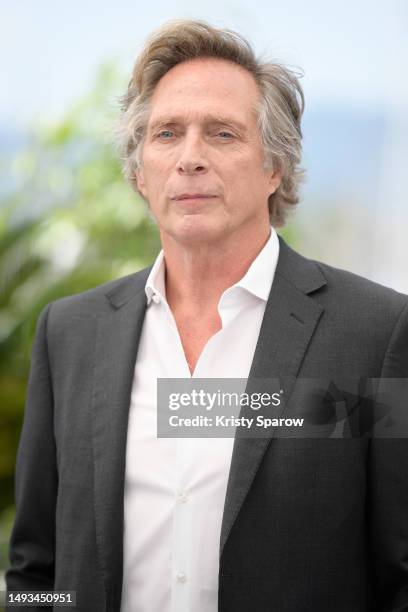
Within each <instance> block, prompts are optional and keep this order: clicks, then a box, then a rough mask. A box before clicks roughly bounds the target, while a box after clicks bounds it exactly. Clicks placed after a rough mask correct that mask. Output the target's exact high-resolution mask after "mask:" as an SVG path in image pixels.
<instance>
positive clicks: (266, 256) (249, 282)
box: [145, 226, 279, 304]
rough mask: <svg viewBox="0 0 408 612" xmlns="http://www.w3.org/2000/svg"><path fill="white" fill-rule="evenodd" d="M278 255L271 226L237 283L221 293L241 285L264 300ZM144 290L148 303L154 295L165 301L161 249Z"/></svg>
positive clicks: (163, 264)
mask: <svg viewBox="0 0 408 612" xmlns="http://www.w3.org/2000/svg"><path fill="white" fill-rule="evenodd" d="M278 256H279V240H278V235H277V233H276V230H275V229H274V228H273V227H272V226H271V233H270V235H269V238H268V240H267V242H266V243H265V245H264V246H263V247H262V249H261V251H260V252H259V253H258V255H257V256H256V257H255V259H254V261H253V262H252V263H251V265H250V266H249V268H248V270H247V271H246V273H245V274H244V276H243V277H242V278H241V279H240V280H239V281H238V282H237V283H235V284H234V285H232V286H231V287H229V288H228V289H226V290H225V291H224V293H223V295H225V294H226V292H228V293H230V292H232V291H234V290H235V288H236V287H241V288H243V289H246V291H248V292H249V293H252V294H253V295H255V296H256V297H258V298H260V299H262V300H264V301H265V302H266V301H267V299H268V296H269V292H270V290H271V286H272V282H273V278H274V276H275V269H276V265H277V263H278ZM145 292H146V297H147V303H148V304H150V302H151V301H152V299H153V300H154V297H153V296H154V295H156V296H157V298H156V301H159V300H160V301H164V302H165V301H166V283H165V259H164V252H163V249H162V250H161V251H160V253H159V254H158V256H157V257H156V260H155V262H154V264H153V267H152V269H151V270H150V274H149V276H148V278H147V281H146V286H145Z"/></svg>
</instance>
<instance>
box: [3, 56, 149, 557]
mask: <svg viewBox="0 0 408 612" xmlns="http://www.w3.org/2000/svg"><path fill="white" fill-rule="evenodd" d="M125 82H126V80H125V79H123V78H121V77H120V75H119V73H118V70H117V69H116V68H115V65H114V64H113V63H107V64H105V65H104V66H102V67H101V69H100V71H99V73H98V74H97V77H96V80H95V84H94V86H93V87H92V91H91V92H90V93H89V95H87V96H86V97H85V98H84V99H82V100H81V101H80V102H78V103H77V104H75V105H74V106H73V108H71V109H70V110H69V111H68V112H67V113H66V115H65V116H64V117H63V118H62V119H60V120H59V121H56V122H47V123H44V122H42V124H40V125H36V127H35V128H33V130H32V133H31V135H30V138H29V142H28V144H27V146H25V147H24V149H23V150H20V151H19V152H18V153H17V154H16V156H15V158H14V159H13V160H12V167H11V168H12V175H13V179H14V181H15V188H14V189H13V191H12V193H11V194H8V195H7V197H5V198H3V200H2V201H0V279H1V280H0V397H1V406H0V569H1V568H2V567H3V568H4V567H5V565H7V555H6V548H7V541H8V537H9V531H10V527H11V523H12V513H13V488H14V484H13V473H14V467H15V457H16V452H17V445H18V439H19V435H20V430H21V425H22V418H23V411H24V401H25V393H26V385H27V379H28V372H29V364H30V352H31V345H32V341H33V335H34V332H35V325H36V321H37V318H38V315H39V313H40V311H41V309H42V308H43V307H44V306H45V305H46V304H47V303H48V302H50V301H52V300H55V299H57V298H59V297H62V296H64V295H69V294H73V293H78V292H80V291H83V290H86V289H89V288H91V287H94V286H96V285H98V284H100V283H103V282H105V281H108V280H110V279H113V278H118V277H120V276H124V275H126V274H129V273H131V272H135V271H137V270H139V269H141V268H143V267H145V266H146V265H148V264H149V263H151V262H152V260H153V259H154V257H155V256H156V255H157V253H158V250H159V248H160V244H159V237H158V232H157V230H156V227H155V225H154V223H153V222H152V220H151V219H150V218H149V217H148V216H147V215H146V212H145V205H144V203H143V202H142V201H141V199H140V198H139V196H138V195H137V194H136V193H135V192H134V191H133V190H132V189H131V188H130V187H129V186H128V185H127V183H126V182H125V180H124V179H123V177H122V174H121V169H120V164H119V160H118V157H117V155H116V151H115V148H114V146H113V144H112V136H111V126H112V125H113V123H114V119H115V117H116V116H117V114H118V104H110V103H109V104H107V101H109V100H111V101H112V102H115V100H116V98H117V96H118V95H120V94H121V93H122V92H123V91H124V89H125Z"/></svg>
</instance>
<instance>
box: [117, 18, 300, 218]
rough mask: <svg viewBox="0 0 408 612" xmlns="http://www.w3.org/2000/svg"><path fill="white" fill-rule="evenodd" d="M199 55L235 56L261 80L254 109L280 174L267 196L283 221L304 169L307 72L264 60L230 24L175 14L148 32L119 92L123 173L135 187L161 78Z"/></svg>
mask: <svg viewBox="0 0 408 612" xmlns="http://www.w3.org/2000/svg"><path fill="white" fill-rule="evenodd" d="M201 57H212V58H218V59H224V60H229V61H232V62H235V63H236V64H239V65H240V66H242V67H244V68H246V70H248V71H249V72H250V73H251V74H252V75H253V77H254V79H255V81H256V83H257V85H258V89H259V92H260V99H259V101H258V102H257V105H256V110H257V115H258V125H259V129H260V134H261V139H262V143H263V147H264V153H265V156H264V157H265V168H270V167H275V168H276V169H277V170H278V171H279V172H280V174H281V176H282V179H281V183H280V185H279V187H278V188H277V190H276V191H275V192H274V193H273V194H271V195H270V197H269V200H268V207H269V216H270V220H271V224H272V225H274V226H276V227H279V226H283V225H284V223H285V220H286V218H287V215H288V213H289V212H290V211H291V210H293V209H294V206H295V205H296V204H297V203H298V202H299V186H300V183H301V181H302V180H303V177H304V173H305V171H304V170H303V169H301V168H299V163H300V160H301V150H302V146H301V140H302V132H301V127H300V121H301V117H302V113H303V109H304V95H303V90H302V87H301V85H300V83H299V81H298V77H299V76H303V75H302V73H300V74H299V73H295V72H294V71H293V70H289V69H288V68H287V67H285V66H283V65H282V64H279V63H276V62H261V61H260V60H258V59H257V58H256V57H255V54H254V51H253V49H252V47H251V45H250V43H249V42H248V41H247V40H246V39H245V38H244V37H243V36H241V35H240V34H238V33H237V32H234V31H232V30H227V29H221V28H216V27H213V26H211V25H209V24H208V23H206V22H204V21H194V20H173V21H170V22H168V23H166V24H164V26H162V27H161V28H159V29H158V30H156V31H155V32H153V34H152V35H151V36H150V37H149V39H148V40H147V42H146V45H145V47H144V49H143V50H142V52H141V54H140V55H139V57H138V58H137V60H136V63H135V65H134V68H133V72H132V77H131V79H130V81H129V85H128V88H127V91H126V93H125V94H124V95H123V96H122V97H121V98H120V106H121V111H122V112H121V116H120V118H119V121H118V124H117V127H116V140H117V145H118V149H119V154H120V156H121V161H122V164H123V174H124V176H125V178H126V180H127V181H128V182H129V183H130V185H131V186H132V188H133V189H134V190H135V191H137V185H136V177H135V170H136V168H137V167H138V166H140V165H141V151H142V148H143V143H144V137H145V133H146V128H147V124H148V120H149V114H150V101H151V98H152V95H153V92H154V89H155V87H156V85H157V83H158V82H159V80H160V79H161V78H162V77H163V76H164V75H165V74H166V73H167V72H168V71H169V70H170V69H171V68H173V67H174V66H176V65H177V64H179V63H181V62H184V61H186V60H191V59H196V58H201Z"/></svg>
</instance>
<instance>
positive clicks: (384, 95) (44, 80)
mask: <svg viewBox="0 0 408 612" xmlns="http://www.w3.org/2000/svg"><path fill="white" fill-rule="evenodd" d="M0 6H1V43H0V45H1V47H2V52H1V53H0V71H1V74H2V85H3V87H2V90H3V96H2V97H1V98H0V172H1V183H0V398H1V404H0V590H1V589H2V588H3V586H2V577H3V573H4V568H5V567H6V566H7V565H8V560H7V543H8V539H9V533H10V528H11V525H12V521H13V513H14V508H13V473H14V466H15V456H16V449H17V444H18V439H19V434H20V429H21V423H22V416H23V411H24V400H25V392H26V384H27V376H28V371H29V364H30V350H31V344H32V339H33V333H34V330H35V324H36V320H37V317H38V314H39V312H40V310H41V309H42V308H43V306H44V305H45V304H46V303H48V302H49V301H51V300H54V299H56V298H58V297H60V296H63V295H68V294H71V293H77V292H79V291H82V290H85V289H88V288H90V287H93V286H95V285H97V284H100V283H102V282H105V281H107V280H109V279H111V278H117V277H119V276H123V275H125V274H129V273H131V272H134V271H137V270H139V269H141V268H142V267H145V266H146V265H148V264H149V263H151V262H152V261H153V259H154V257H155V256H156V254H157V253H158V250H159V241H158V236H157V232H156V230H155V227H154V225H153V224H152V222H151V221H150V220H149V219H148V218H146V216H145V210H144V206H143V204H142V203H141V201H140V200H139V199H138V197H137V196H136V194H135V193H134V192H133V191H132V190H131V189H130V187H128V186H127V184H125V182H124V179H123V178H122V177H121V171H120V166H119V163H118V159H117V157H116V153H115V150H114V147H113V145H112V136H111V132H112V125H113V122H114V120H115V119H116V118H117V116H118V97H119V96H120V95H121V94H122V93H123V92H124V90H125V88H126V85H127V82H128V80H129V77H130V72H131V69H132V65H133V62H134V59H135V57H136V55H137V53H138V52H139V50H140V49H141V47H142V45H143V41H144V39H145V37H146V36H147V35H148V34H149V33H150V32H151V30H153V29H154V28H156V27H158V26H159V25H161V24H162V23H163V22H164V21H166V20H168V19H173V18H199V19H205V20H207V21H210V22H211V23H212V24H214V25H218V26H222V27H228V28H231V29H235V30H237V31H239V32H240V33H242V34H243V35H244V36H246V37H247V38H248V39H249V40H250V41H251V42H252V43H253V45H254V47H255V50H256V51H257V53H258V54H259V55H263V56H269V57H270V58H272V59H277V60H279V61H281V62H283V63H285V64H286V65H288V66H289V67H292V68H295V69H298V68H300V69H302V70H303V71H304V77H303V78H302V79H301V83H302V86H303V88H304V91H305V96H306V109H305V115H304V122H303V131H304V162H303V167H305V168H306V170H307V175H306V176H307V177H306V182H305V184H304V186H303V190H302V201H301V204H300V205H299V208H298V211H297V213H296V215H295V216H294V217H293V218H292V219H291V221H290V223H289V224H288V226H287V227H286V228H285V229H284V231H283V232H282V233H283V235H284V236H285V237H286V239H287V240H288V242H289V243H290V244H291V245H292V246H294V247H295V248H296V249H298V250H299V251H300V252H302V253H303V254H305V255H307V256H310V257H314V258H316V259H319V260H322V261H324V262H326V263H329V264H332V265H335V266H337V267H341V268H345V269H348V270H350V271H352V272H355V273H357V274H361V275H364V276H367V277H369V278H371V279H372V280H375V281H377V282H380V283H382V284H385V285H387V286H389V287H393V288H394V289H397V290H399V291H402V292H408V274H407V271H406V268H407V264H408V240H407V238H406V233H407V231H408V207H407V205H406V201H407V196H406V193H405V177H406V173H407V170H408V169H407V163H408V112H407V111H408V79H407V78H406V75H407V70H408V65H407V60H408V35H407V34H408V27H407V26H408V4H407V3H406V2H405V1H404V0H387V2H385V0H383V1H382V2H381V1H380V2H376V3H373V2H369V1H368V0H359V1H357V2H356V1H351V0H343V1H342V2H338V1H334V2H330V3H327V2H323V0H310V1H309V2H308V3H305V2H303V1H301V0H292V2H291V3H290V7H289V5H288V4H287V3H282V2H279V3H278V2H274V1H273V0H269V1H268V2H267V1H266V0H259V2H258V3H256V4H255V3H253V2H249V0H235V1H234V2H230V1H228V0H226V1H224V2H223V3H220V2H219V1H214V0H207V1H206V3H205V8H199V7H198V6H197V7H194V6H192V5H191V3H190V2H187V1H185V0H173V1H172V2H171V3H166V2H162V1H161V0H156V2H155V3H154V4H152V5H151V6H149V4H147V5H146V4H145V3H143V4H142V3H138V2H134V1H133V2H130V0H117V2H116V3H112V2H110V3H108V2H103V0H98V1H97V0H81V2H79V1H75V0H73V1H71V2H70V3H59V2H52V1H51V0H41V2H35V3H34V2H31V1H30V0H17V2H13V3H9V2H4V1H3V2H1V4H0Z"/></svg>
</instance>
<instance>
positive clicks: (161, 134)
mask: <svg viewBox="0 0 408 612" xmlns="http://www.w3.org/2000/svg"><path fill="white" fill-rule="evenodd" d="M156 136H157V138H162V139H163V140H169V138H171V137H172V136H174V132H172V131H171V130H162V131H161V132H159V133H158V134H157V135H156Z"/></svg>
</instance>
